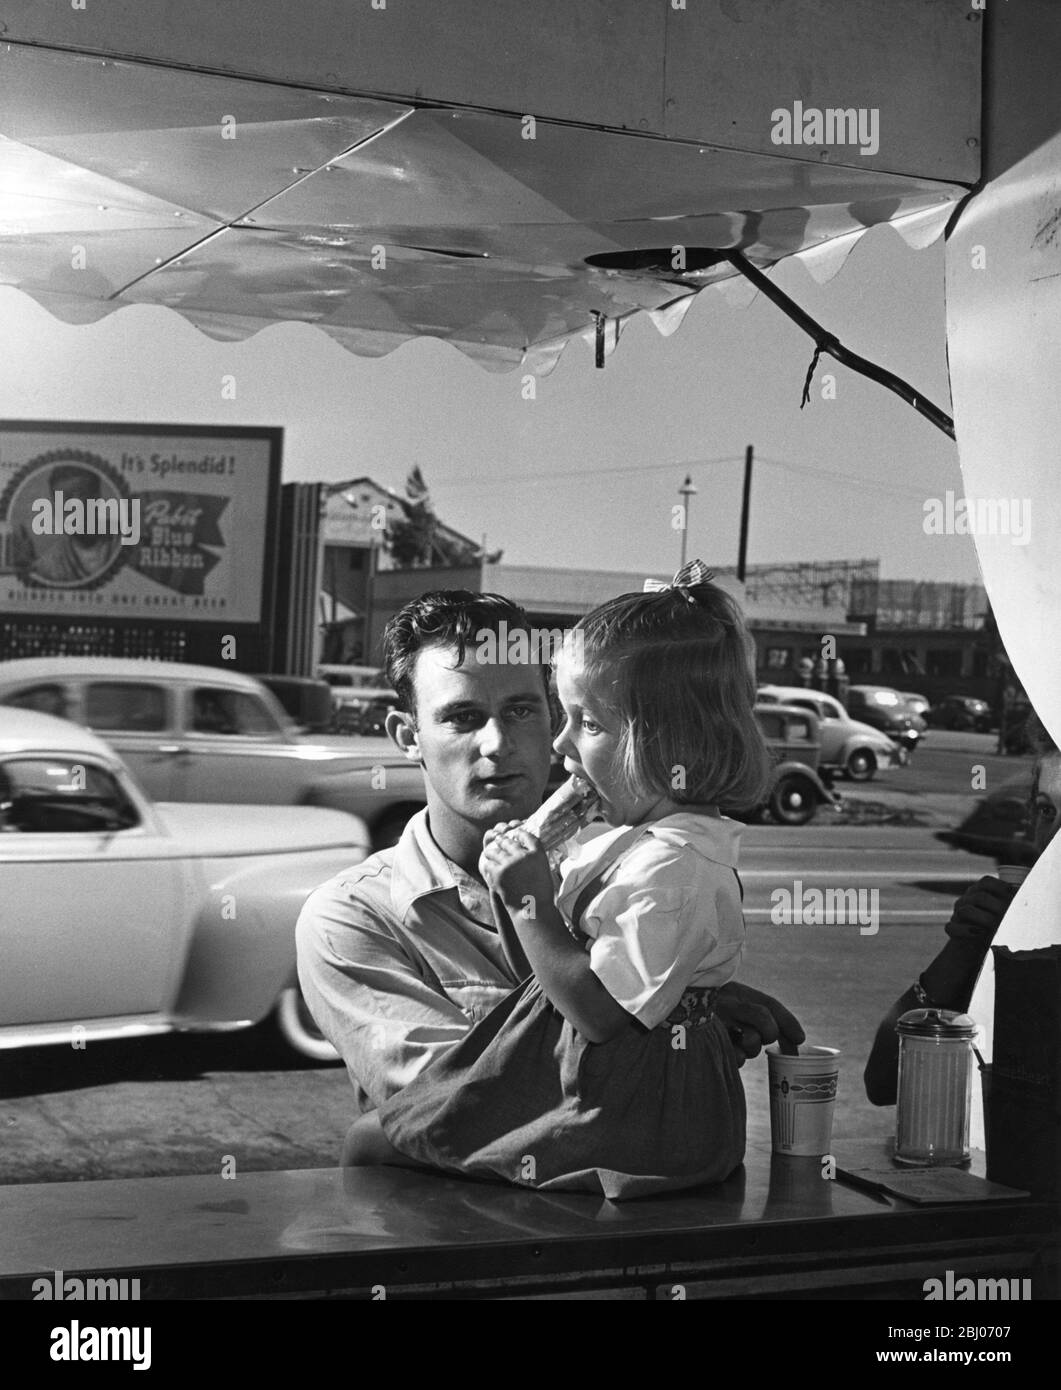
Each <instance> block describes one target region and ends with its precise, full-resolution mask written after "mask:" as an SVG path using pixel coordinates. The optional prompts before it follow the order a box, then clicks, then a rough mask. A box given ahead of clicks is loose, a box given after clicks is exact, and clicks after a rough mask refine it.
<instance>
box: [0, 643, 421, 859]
mask: <svg viewBox="0 0 1061 1390" xmlns="http://www.w3.org/2000/svg"><path fill="white" fill-rule="evenodd" d="M0 704H4V705H16V706H19V707H21V708H23V709H36V710H39V711H42V712H43V713H46V714H58V715H60V716H61V717H63V718H66V719H71V720H73V721H74V722H75V723H77V724H83V725H84V726H85V727H86V728H90V729H92V730H93V731H94V732H96V733H97V734H99V735H100V736H101V737H103V738H105V739H106V740H107V742H108V743H109V744H110V745H111V746H112V747H113V748H115V749H116V750H117V751H118V753H119V754H120V755H121V756H122V758H124V759H125V761H126V762H127V763H128V764H129V766H130V767H131V768H132V770H133V773H134V775H135V776H136V777H137V778H138V780H139V781H140V782H141V783H142V784H143V786H144V787H145V789H146V790H147V792H148V794H149V795H150V796H152V797H154V798H155V799H156V800H158V801H211V802H217V801H224V802H241V803H245V804H249V805H262V804H265V805H272V806H296V805H303V806H325V807H331V808H333V809H335V810H340V811H347V812H349V813H350V814H351V815H357V816H360V817H361V818H362V819H363V820H364V821H365V822H366V823H367V825H368V827H369V830H370V831H371V834H372V844H373V847H374V848H375V849H383V848H385V847H386V846H387V845H391V844H394V843H395V842H396V841H397V839H398V837H399V836H400V834H401V831H402V828H403V827H404V825H405V822H406V821H407V820H408V819H409V817H410V816H411V815H412V814H413V813H414V812H415V811H418V810H419V809H420V807H421V806H423V805H424V802H425V800H426V794H425V790H424V780H423V774H422V772H421V771H420V769H419V768H418V767H417V766H416V765H415V764H413V763H410V762H408V761H407V760H406V759H405V758H403V757H402V755H401V754H400V753H399V752H398V750H397V749H396V748H395V747H393V745H391V744H390V743H389V742H388V743H383V742H382V741H380V743H379V744H378V745H377V746H364V747H358V746H356V745H350V746H342V747H337V746H335V745H334V744H325V743H317V742H314V741H313V740H312V739H309V738H304V737H301V736H300V735H299V734H298V733H297V731H296V729H295V727H294V726H293V725H292V723H291V722H290V720H289V719H288V718H287V716H286V715H285V713H284V710H283V708H282V707H281V706H280V705H279V703H278V702H277V700H276V698H275V697H274V696H273V695H272V694H270V692H269V691H268V690H267V689H266V688H265V687H264V686H263V685H262V684H261V682H260V681H257V680H255V679H254V677H253V676H246V675H242V674H240V673H239V672H238V671H225V670H222V669H220V668H215V667H212V666H192V665H183V664H181V663H179V662H163V661H124V660H117V659H113V658H108V657H76V656H53V657H37V658H27V659H24V660H20V661H5V662H0Z"/></svg>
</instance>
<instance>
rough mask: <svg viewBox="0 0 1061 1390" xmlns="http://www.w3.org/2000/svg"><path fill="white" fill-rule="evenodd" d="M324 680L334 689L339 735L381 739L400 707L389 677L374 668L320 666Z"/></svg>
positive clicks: (334, 719)
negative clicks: (391, 714)
mask: <svg viewBox="0 0 1061 1390" xmlns="http://www.w3.org/2000/svg"><path fill="white" fill-rule="evenodd" d="M319 670H320V675H321V678H322V680H325V681H327V683H328V684H329V685H330V686H331V693H332V703H333V715H332V728H333V730H334V731H335V732H336V733H337V734H361V735H364V736H366V737H369V738H378V737H380V736H382V735H383V734H384V732H385V730H384V721H385V720H386V718H387V715H388V714H389V713H390V712H391V710H392V709H397V707H398V696H397V695H396V694H395V692H394V691H393V690H392V689H391V687H390V686H389V685H387V684H386V679H387V677H386V673H385V672H384V671H377V670H376V669H375V668H374V667H372V666H321V667H320V668H319Z"/></svg>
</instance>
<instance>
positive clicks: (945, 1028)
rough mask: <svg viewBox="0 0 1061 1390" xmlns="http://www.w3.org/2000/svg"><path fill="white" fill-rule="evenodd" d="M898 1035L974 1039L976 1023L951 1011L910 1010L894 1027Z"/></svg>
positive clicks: (963, 1015) (967, 1016)
mask: <svg viewBox="0 0 1061 1390" xmlns="http://www.w3.org/2000/svg"><path fill="white" fill-rule="evenodd" d="M895 1030H896V1032H898V1033H905V1034H906V1035H907V1036H908V1037H915V1038H952V1039H954V1040H955V1041H957V1040H959V1039H966V1038H974V1037H975V1036H976V1021H975V1019H972V1018H970V1017H969V1015H968V1014H959V1013H955V1011H954V1010H953V1009H911V1010H910V1012H909V1013H905V1014H903V1016H902V1018H901V1019H900V1020H899V1022H898V1023H897V1024H896V1025H895Z"/></svg>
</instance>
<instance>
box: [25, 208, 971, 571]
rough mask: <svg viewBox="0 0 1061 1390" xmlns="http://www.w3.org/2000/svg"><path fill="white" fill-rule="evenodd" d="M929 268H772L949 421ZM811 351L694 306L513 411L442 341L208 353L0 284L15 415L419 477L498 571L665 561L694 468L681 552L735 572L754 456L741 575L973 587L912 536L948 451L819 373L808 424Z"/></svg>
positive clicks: (891, 237)
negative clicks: (828, 386) (834, 567)
mask: <svg viewBox="0 0 1061 1390" xmlns="http://www.w3.org/2000/svg"><path fill="white" fill-rule="evenodd" d="M943 267H944V256H943V242H942V240H940V241H939V242H937V243H936V244H935V245H934V246H932V247H929V248H927V249H925V250H922V251H915V250H912V249H910V248H909V247H907V246H906V245H905V244H904V243H903V241H902V240H901V238H899V237H898V236H897V235H896V234H895V233H894V232H892V231H891V230H890V229H888V228H876V229H874V230H872V231H870V232H868V233H867V235H866V236H865V237H864V238H863V240H862V241H861V242H860V243H859V244H858V245H857V246H856V247H855V250H854V251H853V252H852V254H851V256H850V258H849V259H848V261H847V263H846V264H845V266H844V267H843V269H842V270H841V271H840V273H839V274H838V275H837V276H836V277H835V278H834V279H833V280H832V281H830V282H828V283H826V284H824V285H821V286H819V285H816V284H815V282H814V281H813V280H812V279H811V277H810V276H809V275H808V274H807V273H806V271H805V270H804V269H803V267H802V266H800V265H799V264H798V263H795V262H789V263H783V264H782V265H781V266H779V267H778V268H777V269H776V270H775V271H773V272H772V275H773V277H774V278H775V279H776V280H777V282H778V283H779V284H780V285H781V286H782V288H784V289H785V290H786V291H787V292H788V293H789V294H791V295H793V297H794V298H796V299H797V300H798V302H799V303H800V304H801V305H802V306H803V307H804V308H805V309H806V310H807V311H808V312H809V313H810V314H811V315H813V316H814V317H816V318H817V319H818V320H819V321H820V322H822V323H823V324H824V325H825V326H826V327H827V328H828V329H829V330H831V331H832V332H833V333H835V334H836V335H837V336H838V337H839V338H840V339H841V341H842V342H843V343H844V344H845V345H846V346H848V347H850V348H852V349H853V350H855V351H857V352H860V353H862V354H863V355H865V356H868V357H869V358H871V359H873V360H875V361H878V362H880V363H881V364H882V365H884V366H886V367H889V368H890V369H891V370H893V371H895V372H897V373H898V374H899V375H900V376H903V377H905V378H906V379H907V380H908V381H910V382H911V383H912V384H914V385H915V386H916V387H917V388H918V389H919V390H920V391H921V392H923V393H925V394H927V395H928V396H929V397H931V398H932V399H933V400H934V401H935V402H936V403H937V404H938V405H940V406H941V407H942V408H943V409H944V410H946V411H947V412H948V413H950V397H949V391H948V384H947V368H946V335H945V305H944V288H943V281H944V275H943ZM812 352H813V345H812V344H811V343H810V340H809V339H807V338H806V337H805V336H804V335H803V334H802V333H801V332H800V331H799V330H798V329H797V328H796V327H795V325H794V324H792V323H791V322H790V321H789V320H788V319H786V318H785V317H784V316H783V315H782V314H781V313H780V311H779V310H778V309H776V308H775V307H774V306H773V305H771V304H770V303H769V302H767V301H766V300H764V299H763V298H762V297H761V296H758V297H756V299H755V300H754V302H753V303H752V304H750V305H749V306H747V307H735V306H730V305H729V304H727V303H726V302H725V301H724V300H722V299H721V298H720V297H719V296H717V295H715V294H713V293H712V292H711V291H710V290H708V291H705V292H703V293H702V294H701V295H700V296H699V298H698V299H697V301H696V302H695V303H694V304H693V305H692V307H691V309H690V311H689V313H688V315H687V316H686V318H685V321H684V323H683V324H682V326H681V327H680V328H679V329H678V330H677V332H676V333H674V334H673V335H672V336H671V337H670V338H663V337H662V336H660V334H659V333H657V331H656V329H655V328H654V327H653V326H652V325H651V324H650V323H649V322H648V321H647V320H645V321H635V322H634V323H632V324H631V325H630V326H629V327H628V328H627V329H626V331H625V333H624V334H623V336H622V339H621V341H620V343H619V346H618V349H617V350H616V352H615V353H613V354H612V355H611V356H610V357H609V359H608V362H607V365H606V367H605V368H604V369H603V370H597V369H596V368H595V367H594V364H593V355H592V351H591V349H590V348H589V347H587V346H586V345H584V344H582V343H580V342H576V343H574V344H572V345H571V346H570V347H569V348H568V349H567V350H566V352H565V353H564V354H563V356H562V357H561V359H560V362H559V364H558V366H557V367H556V368H555V370H554V371H553V372H552V374H551V375H550V376H548V377H546V378H543V379H541V380H540V381H538V382H537V385H536V396H535V399H533V400H527V399H524V395H523V390H522V373H521V372H519V371H516V372H513V373H505V374H499V373H489V372H486V371H484V370H483V369H482V368H481V367H479V366H477V365H476V364H475V363H473V362H471V361H469V360H468V359H467V358H465V357H463V356H462V355H461V354H460V353H458V352H457V351H455V350H454V349H453V348H450V347H448V346H447V345H445V344H443V343H440V342H438V341H436V340H431V339H419V340H415V341H412V342H409V343H406V344H405V345H404V346H402V347H401V348H399V349H398V350H397V351H396V352H394V353H392V354H391V355H390V356H389V357H386V358H374V359H369V358H360V357H355V356H353V355H351V354H350V353H348V352H346V351H345V350H344V349H343V348H341V347H339V346H338V345H337V344H336V343H333V342H332V341H331V340H329V339H328V338H326V337H325V336H324V335H323V334H321V333H319V332H318V331H317V330H315V329H313V328H312V327H310V326H308V325H301V324H292V325H286V324H285V325H278V326H276V327H273V328H269V329H266V330H264V331H263V332H261V333H259V334H257V335H256V336H255V337H253V338H250V339H247V340H245V341H244V342H242V343H219V342H215V341H213V340H211V339H209V338H207V337H205V336H204V335H203V334H201V333H200V332H199V331H198V330H197V329H195V328H194V327H192V326H191V325H190V324H188V323H186V322H184V321H183V320H182V319H180V318H179V317H178V316H176V315H175V314H172V313H171V312H170V311H168V310H165V309H159V308H151V307H142V306H135V307H131V308H126V309H123V310H121V311H119V312H118V313H116V314H114V315H112V316H110V317H109V318H108V319H105V320H103V321H101V322H100V323H98V324H93V325H88V326H73V325H67V324H63V323H61V322H59V321H58V320H56V319H54V318H52V316H51V315H50V314H49V313H48V312H47V311H46V310H44V309H42V308H40V307H39V306H38V305H37V304H35V303H34V302H33V301H31V300H30V299H28V298H27V297H26V296H23V295H21V294H19V293H18V292H17V291H15V290H12V289H7V288H0V361H2V362H3V364H4V370H3V372H2V373H0V414H2V415H3V417H4V418H6V419H56V420H93V421H102V420H108V421H120V422H128V423H158V424H180V423H188V424H192V423H195V424H199V423H202V424H222V425H223V424H240V425H279V426H282V427H283V428H284V430H285V449H284V469H283V475H284V480H285V481H288V482H289V481H302V482H307V481H317V480H320V481H325V482H336V481H341V480H344V479H347V478H352V477H357V476H362V475H368V476H370V477H373V478H374V479H376V481H377V482H379V483H382V484H383V485H385V486H389V487H391V488H395V489H398V490H400V489H401V488H402V487H403V484H404V479H405V476H406V474H407V473H408V471H409V469H410V468H411V467H412V466H413V465H414V464H419V466H420V468H421V469H422V471H423V474H424V476H425V478H426V480H427V483H428V485H429V487H430V490H431V495H432V498H433V500H434V503H435V507H436V510H437V512H438V514H439V516H440V517H441V518H442V519H443V520H444V521H445V522H447V523H448V524H449V525H451V526H454V527H456V528H457V529H458V530H459V531H462V532H464V533H465V534H467V535H469V536H471V537H472V538H473V539H475V540H477V541H478V540H480V539H481V538H482V537H483V536H485V537H486V539H487V543H488V545H489V546H490V547H491V548H492V549H497V548H501V549H503V551H504V560H505V562H506V563H512V564H519V565H541V566H546V567H553V566H557V567H559V566H564V567H583V568H591V569H614V570H623V571H629V572H639V571H644V573H645V574H650V573H654V572H656V571H660V570H662V571H666V570H667V569H669V568H674V567H676V566H677V563H678V558H679V553H680V533H678V532H677V531H675V530H674V529H673V526H672V520H673V513H672V508H673V507H674V506H675V505H676V504H677V503H678V502H679V497H678V492H677V490H678V488H679V486H680V485H681V483H682V481H683V479H684V477H685V476H686V474H689V475H691V477H692V480H693V484H694V486H695V487H696V488H697V494H696V496H695V497H694V498H693V499H692V502H691V506H690V512H689V518H688V520H689V536H688V554H689V556H690V558H691V557H693V556H700V557H701V558H703V559H704V560H706V561H707V562H708V563H709V564H712V565H715V566H725V565H733V564H735V563H736V559H737V544H738V527H739V514H740V494H741V482H742V476H743V458H744V449H745V446H746V445H748V444H752V445H753V446H754V448H755V456H756V465H755V469H754V475H753V485H752V504H751V524H750V536H749V548H748V561H749V563H750V564H765V563H777V562H784V561H799V560H816V559H865V558H869V559H880V561H881V573H882V575H883V576H884V577H886V578H914V579H930V580H957V581H963V582H971V581H975V580H977V579H978V568H977V563H976V557H975V553H974V549H973V544H972V541H971V540H970V539H969V538H968V537H963V536H935V535H926V534H925V531H924V525H923V522H924V514H925V513H924V508H925V503H926V501H927V500H928V499H930V498H939V499H941V500H942V499H944V498H945V496H946V492H947V491H948V490H950V491H952V492H954V494H955V495H956V496H959V497H960V496H961V495H962V482H961V475H960V472H959V468H958V459H957V450H956V448H955V446H954V444H953V442H952V441H951V440H949V439H947V438H946V437H945V436H944V435H943V434H941V433H940V432H939V431H938V430H937V429H936V428H935V427H934V426H932V425H930V424H929V423H928V421H927V420H925V419H923V418H922V417H921V416H919V415H917V414H916V413H915V412H914V411H913V410H912V409H911V408H910V407H909V406H908V405H906V404H905V403H904V402H902V401H900V400H899V399H898V397H896V396H893V395H892V394H890V393H889V392H887V391H885V390H883V389H882V388H881V387H879V386H877V385H875V384H874V383H872V382H869V381H866V380H864V379H863V378H860V377H858V376H856V375H854V374H852V373H850V372H848V371H847V370H846V369H844V368H843V367H840V366H839V365H838V364H836V363H833V362H832V361H831V360H830V359H828V358H824V357H823V358H822V359H821V362H820V363H819V366H818V369H817V372H816V375H815V382H814V385H813V386H812V389H811V398H810V402H809V404H808V405H807V407H806V409H804V410H802V411H801V410H800V407H799V402H800V396H801V392H802V387H803V379H804V375H805V373H806V370H807V367H808V365H809V362H810V359H811V355H812ZM826 372H831V373H832V374H833V375H834V376H835V378H836V386H835V399H824V398H823V376H824V374H825V373H826ZM225 376H232V377H234V378H235V382H236V393H235V399H234V400H233V399H224V398H223V396H222V378H223V377H225Z"/></svg>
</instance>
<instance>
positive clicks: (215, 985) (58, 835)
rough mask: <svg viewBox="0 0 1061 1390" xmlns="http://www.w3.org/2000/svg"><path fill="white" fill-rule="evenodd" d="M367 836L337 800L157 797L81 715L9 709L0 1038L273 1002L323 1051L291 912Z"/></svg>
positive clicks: (163, 1022) (141, 1026)
mask: <svg viewBox="0 0 1061 1390" xmlns="http://www.w3.org/2000/svg"><path fill="white" fill-rule="evenodd" d="M368 852H369V833H368V828H367V826H366V825H365V823H364V822H363V821H362V820H359V819H357V818H355V817H353V816H349V815H346V814H345V813H343V812H340V811H329V810H322V809H319V808H315V807H295V806H285V807H279V806H238V807H237V806H231V805H216V804H210V805H202V804H188V803H183V804H164V803H156V802H153V801H152V799H151V798H150V797H149V796H147V794H146V793H145V792H144V790H143V788H142V787H141V786H140V785H139V784H138V782H137V781H136V779H135V777H134V776H133V775H132V774H131V772H130V770H129V769H128V767H127V766H126V765H125V763H124V762H123V761H122V759H121V758H120V757H119V756H118V755H117V754H116V753H115V752H114V751H113V749H111V748H109V747H108V746H107V744H106V743H104V741H103V740H102V739H100V738H97V737H96V736H95V735H94V734H91V733H89V732H88V731H87V730H86V729H82V728H79V727H77V725H74V724H70V723H68V722H67V721H66V720H63V719H56V718H53V717H51V716H49V715H46V714H37V713H33V712H30V711H27V710H21V709H7V710H5V711H4V712H3V718H2V720H0V883H2V884H3V899H2V902H3V906H2V909H0V959H2V960H3V969H2V970H0V1048H15V1047H37V1046H40V1045H43V1044H49V1043H65V1044H67V1045H68V1046H69V1045H70V1043H71V1040H72V1039H73V1038H77V1037H80V1038H82V1039H89V1038H98V1039H102V1038H126V1037H143V1036H145V1035H147V1034H153V1033H172V1032H182V1031H189V1032H219V1031H226V1030H229V1029H235V1028H243V1027H248V1026H249V1025H251V1024H253V1023H257V1022H258V1021H260V1020H262V1019H265V1018H267V1017H268V1018H269V1019H270V1020H271V1023H272V1026H273V1028H274V1030H275V1033H276V1035H277V1037H278V1038H279V1039H280V1040H282V1042H283V1044H284V1045H285V1047H286V1049H287V1050H288V1051H289V1052H290V1053H292V1054H294V1055H296V1056H298V1057H302V1058H311V1059H313V1060H325V1059H330V1058H333V1057H334V1056H335V1054H334V1052H333V1050H332V1048H331V1046H330V1045H329V1044H328V1043H326V1042H325V1041H324V1039H323V1038H322V1037H321V1035H320V1033H319V1031H318V1030H317V1028H316V1026H315V1025H314V1024H313V1023H312V1020H311V1019H309V1015H308V1013H307V1011H306V1010H305V1006H304V1005H303V1003H302V996H301V992H300V991H299V989H298V981H297V977H296V974H295V922H296V920H297V918H298V914H299V912H300V910H301V908H302V904H303V903H304V902H305V900H306V898H307V897H308V896H309V894H310V893H311V892H312V891H313V889H314V888H316V887H317V886H318V885H319V884H321V883H323V882H325V880H327V879H329V878H331V877H333V876H334V875H335V874H337V873H340V872H342V871H343V870H344V869H346V868H348V867H349V866H350V865H351V864H356V863H360V862H361V860H363V859H364V858H365V856H366V854H367V853H368ZM75 1029H77V1030H83V1031H80V1032H77V1033H75V1031H74V1030H75Z"/></svg>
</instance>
